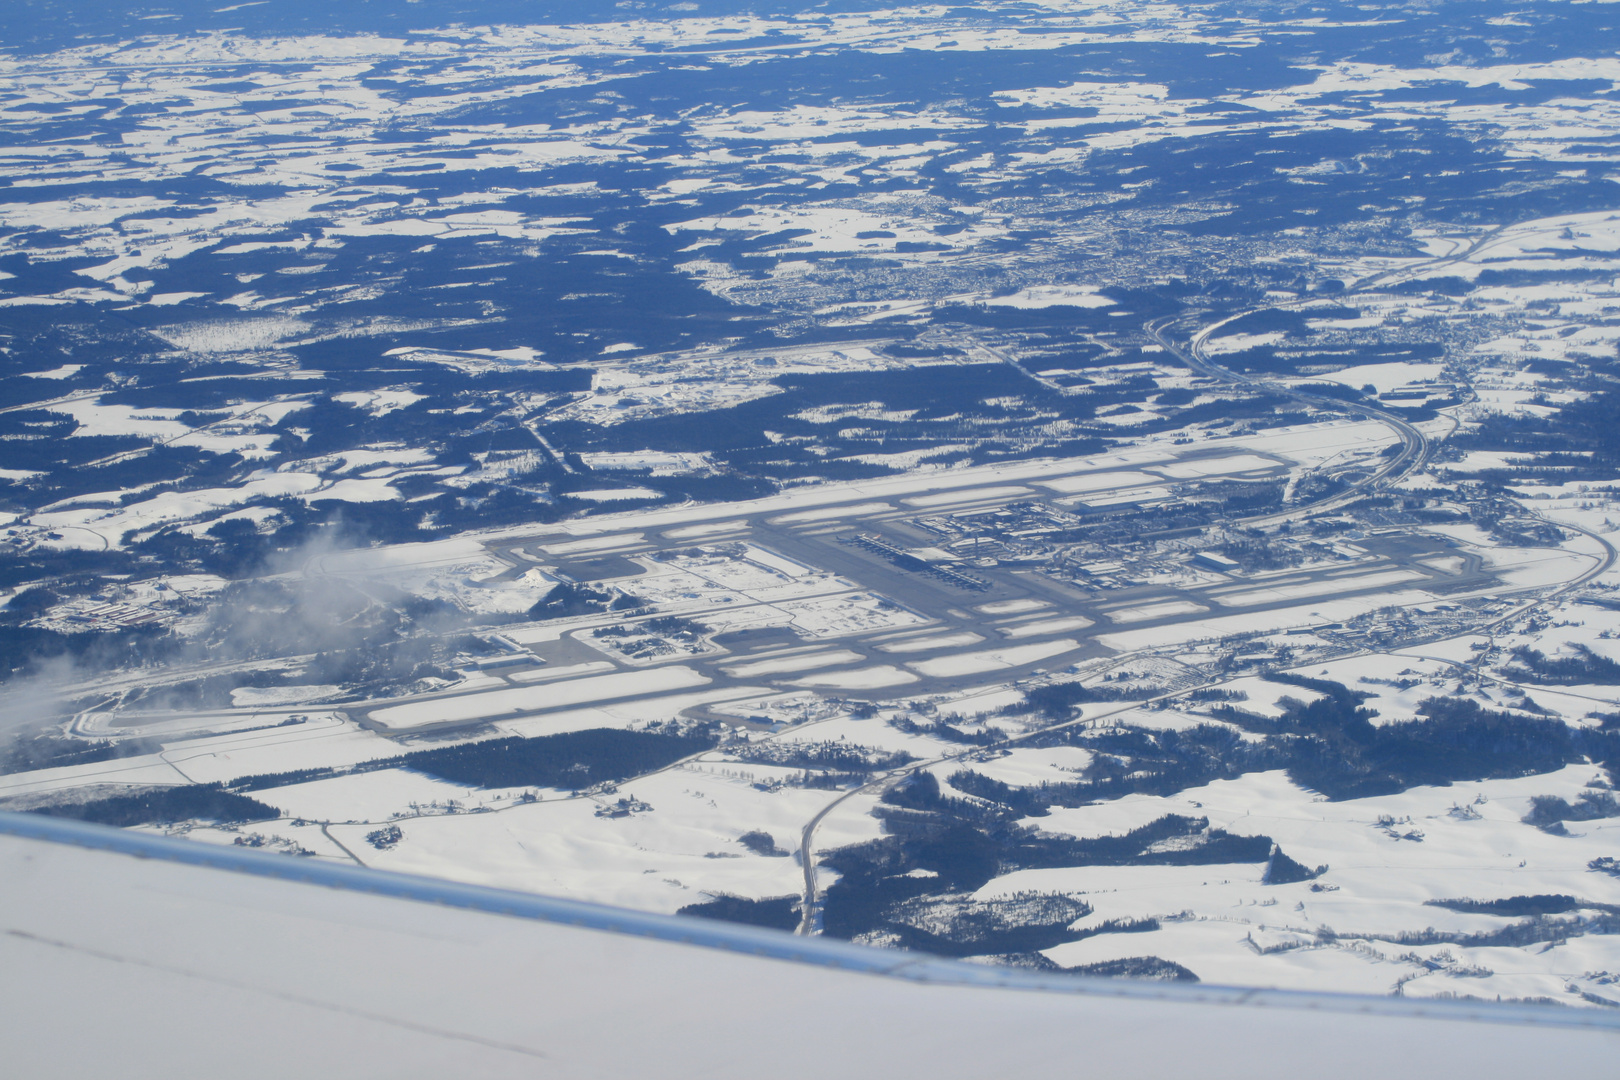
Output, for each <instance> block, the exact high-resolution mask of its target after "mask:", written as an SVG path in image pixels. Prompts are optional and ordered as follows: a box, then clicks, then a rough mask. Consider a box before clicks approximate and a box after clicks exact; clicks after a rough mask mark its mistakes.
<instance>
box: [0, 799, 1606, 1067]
mask: <svg viewBox="0 0 1620 1080" xmlns="http://www.w3.org/2000/svg"><path fill="white" fill-rule="evenodd" d="M0 929H3V931H4V932H3V933H0V969H3V970H4V972H5V978H4V980H3V981H0V1016H3V1018H4V1019H3V1021H0V1062H4V1063H5V1064H6V1066H7V1069H6V1071H7V1072H8V1073H9V1074H10V1075H13V1076H18V1077H22V1076H27V1077H33V1078H48V1077H74V1078H82V1077H92V1076H100V1075H117V1076H120V1077H147V1076H151V1077H163V1078H165V1080H174V1078H184V1077H203V1076H215V1075H217V1076H228V1077H232V1078H233V1080H239V1078H252V1077H275V1078H278V1080H279V1078H286V1077H298V1076H342V1077H345V1078H361V1077H389V1078H394V1077H479V1078H500V1077H566V1078H573V1077H641V1076H647V1077H693V1078H703V1080H729V1078H733V1077H735V1078H743V1077H748V1078H759V1077H768V1078H772V1080H786V1078H795V1077H806V1078H809V1077H815V1078H826V1077H833V1076H838V1077H885V1078H896V1077H928V1078H930V1080H948V1078H955V1077H962V1078H975V1080H980V1078H989V1077H1012V1076H1053V1075H1076V1076H1086V1077H1132V1078H1135V1077H1154V1076H1170V1075H1196V1076H1198V1077H1200V1078H1214V1077H1228V1076H1230V1077H1243V1078H1245V1080H1253V1078H1256V1077H1262V1078H1263V1077H1285V1076H1286V1077H1290V1078H1295V1077H1300V1076H1310V1077H1312V1078H1313V1080H1324V1078H1333V1077H1356V1078H1364V1077H1368V1076H1378V1077H1380V1078H1398V1077H1424V1078H1425V1080H1432V1078H1433V1077H1436V1076H1441V1075H1445V1076H1466V1077H1469V1078H1470V1080H1481V1078H1490V1077H1508V1076H1513V1077H1522V1076H1527V1075H1532V1074H1537V1073H1541V1072H1543V1071H1545V1070H1547V1069H1548V1068H1549V1067H1551V1068H1556V1069H1557V1070H1558V1071H1559V1072H1560V1073H1563V1074H1566V1075H1577V1076H1579V1075H1602V1074H1603V1073H1604V1072H1606V1071H1607V1070H1608V1069H1609V1068H1612V1067H1613V1062H1614V1061H1615V1055H1616V1051H1620V1016H1617V1015H1616V1014H1615V1013H1614V1012H1612V1011H1607V1010H1599V1009H1593V1010H1578V1009H1563V1008H1557V1007H1551V1006H1547V1007H1537V1006H1523V1005H1520V1006H1508V1005H1499V1004H1495V1003H1479V1002H1461V1001H1451V1002H1447V1001H1441V1002H1435V1001H1421V1002H1420V1001H1408V1000H1403V999H1400V998H1372V997H1355V996H1348V995H1344V996H1338V995H1326V994H1301V993H1285V992H1276V991H1263V990H1243V989H1232V988H1220V987H1209V986H1191V985H1177V984H1164V983H1155V982H1132V981H1127V980H1108V979H1087V978H1079V977H1074V976H1065V975H1043V974H1038V973H1034V972H1027V971H1021V970H1016V969H1007V968H993V967H985V966H979V965H974V964H966V963H961V962H955V961H946V960H937V959H931V958H928V957H925V956H920V955H918V954H915V953H906V952H899V951H893V950H884V949H871V948H863V947H860V946H855V945H850V944H847V943H842V942H833V941H827V940H822V939H816V938H803V937H795V936H793V935H790V934H785V933H781V932H777V931H771V930H762V929H753V928H749V927H742V926H735V925H730V924H725V923H712V922H707V921H703V920H698V919H686V918H676V917H670V916H661V915H651V914H645V913H641V912H634V911H626V910H622V909H616V908H610V907H604V906H600V905H594V904H585V903H577V902H573V901H567V900H558V899H552V898H547V897H542V896H534V895H529V894H524V893H515V892H506V891H501V890H495V889H486V888H480V887H477V886H471V885H461V884H456V883H453V882H447V881H440V880H436V879H431V878H422V877H413V876H408V875H402V874H390V873H383V872H380V871H375V870H367V869H362V868H359V867H348V866H340V865H335V864H331V863H324V862H316V861H315V860H312V859H298V858H293V857H289V856H283V855H270V854H263V853H259V852H254V851H246V850H241V849H235V848H219V847H214V846H209V845H204V844H200V843H194V842H188V841H183V840H173V839H168V838H164V837H158V836H152V835H148V834H139V833H130V832H124V831H121V830H116V829H110V828H105V827H102V826H96V825H86V824H82V823H78V822H71V821H64V820H61V819H55V818H46V817H41V816H36V815H27V814H10V813H0Z"/></svg>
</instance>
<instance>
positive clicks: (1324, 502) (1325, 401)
mask: <svg viewBox="0 0 1620 1080" xmlns="http://www.w3.org/2000/svg"><path fill="white" fill-rule="evenodd" d="M1505 229H1506V226H1498V227H1497V228H1494V229H1492V230H1490V231H1489V232H1487V233H1485V234H1484V235H1483V236H1481V237H1480V238H1479V239H1477V240H1475V241H1474V242H1473V243H1472V244H1470V245H1468V246H1467V247H1466V248H1464V249H1463V250H1462V251H1459V252H1456V253H1453V254H1451V255H1446V256H1442V257H1440V258H1437V259H1430V260H1425V261H1424V262H1421V263H1418V264H1416V265H1413V266H1407V267H1402V268H1399V269H1397V270H1389V271H1385V272H1383V273H1380V274H1374V275H1372V276H1370V277H1366V278H1363V279H1361V280H1359V281H1357V282H1355V283H1354V284H1353V285H1352V286H1351V287H1350V288H1349V289H1346V290H1345V292H1344V293H1340V294H1334V295H1337V296H1343V295H1354V294H1356V293H1367V292H1374V291H1376V290H1377V288H1378V287H1379V286H1387V285H1388V284H1390V283H1392V282H1394V281H1399V280H1409V279H1411V278H1415V277H1417V276H1420V275H1422V274H1424V273H1427V272H1429V271H1432V270H1435V269H1439V268H1441V267H1444V266H1448V265H1453V264H1456V263H1459V262H1464V261H1466V260H1467V259H1469V258H1471V257H1472V256H1474V255H1476V254H1478V253H1479V252H1480V251H1482V250H1484V249H1485V248H1487V247H1489V246H1490V245H1491V244H1492V243H1493V242H1494V241H1496V240H1497V239H1499V238H1500V237H1501V234H1502V233H1503V232H1504V231H1505ZM1316 299H1319V298H1318V297H1302V298H1300V299H1298V300H1290V301H1286V302H1283V303H1279V304H1271V305H1265V306H1261V307H1256V308H1250V309H1248V310H1247V311H1242V312H1238V313H1237V314H1235V315H1228V316H1225V317H1223V318H1221V319H1219V320H1218V321H1216V322H1213V323H1210V324H1209V325H1207V326H1204V327H1202V328H1200V329H1198V330H1197V331H1196V332H1194V333H1193V334H1192V335H1191V336H1190V337H1189V338H1188V341H1187V344H1186V345H1185V346H1183V345H1181V344H1180V343H1178V342H1177V341H1176V340H1175V339H1173V338H1172V337H1170V335H1169V333H1168V330H1169V328H1170V327H1171V326H1173V325H1175V324H1176V323H1178V322H1182V321H1184V320H1187V319H1196V318H1198V317H1199V314H1200V313H1198V312H1189V313H1185V314H1181V315H1176V316H1171V317H1168V318H1161V319H1156V320H1151V321H1149V322H1148V323H1146V324H1145V325H1144V329H1145V330H1146V331H1147V333H1148V335H1149V336H1150V337H1152V338H1153V340H1154V341H1156V342H1157V343H1158V344H1159V345H1160V346H1161V347H1163V348H1164V349H1165V350H1166V351H1167V352H1169V353H1170V354H1171V355H1172V356H1175V357H1176V358H1177V359H1179V360H1180V361H1181V362H1182V363H1184V364H1186V365H1187V367H1189V368H1191V369H1192V370H1193V371H1196V372H1198V373H1199V374H1201V375H1204V376H1206V377H1208V378H1212V379H1217V380H1220V381H1223V382H1229V383H1234V384H1238V385H1247V386H1252V387H1256V388H1260V387H1264V388H1265V389H1267V390H1268V391H1271V392H1274V393H1281V394H1283V395H1285V396H1287V397H1292V398H1296V399H1298V400H1302V401H1308V402H1310V403H1311V404H1313V405H1317V406H1324V405H1326V406H1330V407H1333V408H1337V409H1341V410H1344V411H1346V412H1352V413H1357V414H1359V415H1361V416H1365V417H1367V418H1368V419H1371V420H1376V421H1378V422H1379V423H1381V424H1384V425H1385V426H1387V427H1389V428H1390V429H1391V430H1392V431H1394V433H1395V435H1396V437H1397V438H1399V439H1400V441H1401V450H1400V453H1398V454H1396V455H1395V456H1394V457H1393V458H1392V459H1390V460H1389V461H1387V462H1385V463H1384V465H1383V466H1382V467H1380V468H1379V469H1377V470H1376V471H1375V472H1374V473H1373V474H1372V475H1370V476H1367V477H1364V478H1362V479H1361V480H1358V481H1356V482H1355V483H1353V484H1351V485H1350V486H1349V488H1348V489H1347V490H1345V491H1341V492H1338V493H1336V494H1334V495H1330V496H1328V497H1326V498H1324V499H1320V500H1317V501H1315V502H1312V503H1306V504H1302V505H1299V506H1296V507H1293V508H1292V509H1289V510H1287V511H1284V512H1282V513H1278V514H1269V515H1265V516H1262V517H1256V518H1248V519H1244V520H1243V524H1245V525H1264V524H1268V523H1270V522H1274V521H1282V520H1286V519H1289V518H1297V517H1301V516H1305V515H1310V514H1318V513H1322V512H1324V511H1327V510H1333V509H1337V508H1338V507H1340V506H1345V505H1348V504H1350V503H1352V502H1355V501H1357V500H1359V499H1361V498H1363V497H1365V496H1367V495H1370V494H1372V493H1373V492H1375V491H1376V490H1378V489H1379V488H1381V487H1384V486H1385V485H1387V484H1390V483H1395V482H1399V481H1400V480H1402V479H1405V478H1406V477H1407V476H1409V475H1411V474H1412V473H1414V472H1416V471H1418V470H1419V469H1421V468H1422V467H1423V466H1424V465H1426V464H1427V463H1428V459H1429V455H1430V453H1431V452H1432V449H1433V447H1432V444H1431V442H1430V440H1429V438H1428V437H1427V436H1426V435H1424V434H1423V432H1421V431H1419V430H1418V429H1417V428H1416V427H1414V426H1413V425H1412V424H1410V423H1408V422H1407V421H1405V420H1403V419H1401V418H1400V417H1398V416H1395V415H1393V414H1392V413H1389V412H1387V411H1385V410H1383V409H1380V408H1377V407H1376V406H1373V405H1369V404H1366V403H1363V402H1356V401H1346V400H1344V399H1341V398H1337V397H1329V396H1327V395H1319V394H1312V393H1310V392H1309V391H1306V390H1303V389H1301V388H1299V387H1298V386H1288V385H1277V384H1275V383H1274V382H1273V380H1270V379H1266V378H1264V377H1255V376H1250V375H1245V374H1242V373H1240V372H1236V371H1233V370H1231V369H1230V368H1227V367H1223V366H1222V365H1220V364H1217V363H1215V362H1214V361H1212V360H1210V359H1209V357H1208V355H1207V354H1206V352H1205V346H1206V344H1207V343H1208V341H1209V339H1210V338H1211V337H1212V336H1214V334H1215V332H1216V331H1217V330H1219V329H1220V328H1221V327H1222V326H1225V325H1227V324H1229V323H1231V322H1234V321H1236V320H1238V319H1241V318H1243V317H1245V316H1247V315H1252V314H1256V313H1258V312H1262V311H1277V310H1283V309H1286V308H1291V307H1298V306H1302V305H1304V304H1307V303H1311V302H1313V301H1314V300H1316ZM1009 363H1012V361H1010V360H1009ZM1015 366H1019V367H1022V365H1016V364H1015ZM1553 524H1555V525H1556V526H1557V527H1559V528H1563V529H1568V530H1570V531H1572V532H1578V533H1581V534H1582V535H1584V536H1587V537H1589V538H1590V539H1592V540H1593V541H1595V542H1596V543H1597V544H1598V545H1599V546H1600V547H1601V548H1602V550H1603V554H1602V556H1601V557H1599V558H1598V560H1597V562H1596V563H1595V564H1594V565H1593V566H1592V567H1591V568H1590V569H1588V570H1587V571H1585V572H1583V573H1582V574H1580V575H1579V576H1577V577H1575V578H1573V579H1572V580H1570V581H1568V582H1565V583H1564V584H1563V585H1561V586H1559V587H1558V588H1556V589H1554V590H1553V591H1551V592H1548V593H1545V594H1543V595H1541V596H1539V597H1536V598H1534V599H1532V600H1530V601H1529V602H1528V603H1525V604H1522V605H1520V606H1518V607H1516V608H1514V609H1513V610H1511V611H1509V612H1507V613H1506V614H1504V615H1501V616H1499V617H1497V618H1495V619H1492V620H1490V621H1489V622H1487V623H1484V624H1482V625H1481V626H1480V627H1478V628H1477V629H1475V630H1474V631H1470V633H1479V632H1481V631H1490V630H1493V629H1495V628H1496V627H1498V626H1500V625H1502V624H1503V623H1505V622H1507V621H1509V620H1511V619H1514V618H1517V617H1518V616H1520V615H1523V614H1525V613H1526V612H1528V611H1531V610H1533V609H1534V608H1536V607H1539V606H1541V605H1544V604H1547V603H1550V602H1552V601H1554V600H1557V599H1561V598H1562V597H1564V596H1566V595H1568V594H1569V593H1570V592H1572V591H1573V590H1575V589H1577V588H1579V587H1580V586H1582V585H1584V584H1586V583H1587V582H1589V581H1591V580H1593V579H1594V578H1596V577H1598V576H1599V575H1600V574H1603V573H1604V572H1605V571H1607V570H1609V569H1610V568H1611V567H1613V566H1614V565H1615V562H1616V559H1617V552H1616V550H1615V547H1614V545H1612V544H1611V543H1609V541H1608V540H1606V539H1604V538H1603V537H1602V536H1600V535H1598V534H1597V533H1595V532H1592V531H1591V530H1590V529H1586V528H1583V527H1581V526H1578V525H1569V524H1566V523H1564V522H1554V523H1553ZM1543 587H1544V586H1528V587H1526V588H1527V589H1536V588H1543ZM1504 591H1506V590H1504ZM1457 636H1460V635H1457V634H1448V635H1446V636H1445V637H1444V638H1439V637H1436V638H1430V639H1427V640H1424V639H1419V640H1415V641H1412V642H1410V643H1409V644H1407V645H1397V646H1393V648H1411V647H1412V646H1414V645H1422V644H1428V643H1430V642H1432V641H1439V640H1448V639H1450V638H1455V637H1457ZM1152 651H1153V650H1151V649H1145V650H1142V651H1141V652H1138V653H1125V654H1121V655H1120V657H1119V660H1120V661H1121V662H1124V661H1128V660H1129V659H1131V658H1132V657H1135V656H1142V655H1147V654H1149V653H1151V652H1152ZM1368 651H1369V650H1358V651H1356V652H1352V653H1347V654H1346V655H1345V656H1343V657H1337V658H1335V659H1341V660H1342V659H1350V658H1353V657H1355V656H1359V655H1364V654H1366V653H1367V652H1368ZM1379 651H1381V652H1382V651H1388V650H1385V649H1381V650H1379ZM1236 677H1237V676H1234V678H1236ZM1230 681H1232V680H1231V679H1229V678H1223V679H1215V680H1211V681H1209V682H1205V683H1202V684H1199V685H1197V686H1190V687H1184V688H1183V689H1180V690H1176V691H1173V692H1171V693H1167V694H1161V695H1159V696H1157V697H1153V698H1148V699H1147V700H1145V701H1139V702H1131V703H1127V704H1122V705H1121V706H1120V707H1119V708H1116V709H1110V710H1108V711H1106V712H1101V713H1098V714H1096V715H1095V716H1090V717H1081V718H1077V719H1074V720H1068V721H1064V722H1062V723H1058V724H1052V725H1049V726H1046V727H1041V728H1037V729H1035V730H1033V731H1027V732H1024V733H1023V734H1021V735H1013V736H1009V737H1007V738H1005V739H1002V740H1000V741H999V742H995V743H991V744H989V745H986V746H971V747H968V748H966V749H963V750H960V751H956V752H953V753H950V754H946V755H944V756H941V757H938V758H934V759H931V760H928V761H921V762H916V763H914V764H911V765H908V766H906V767H904V768H901V769H895V770H893V771H891V772H889V773H886V774H884V775H883V776H881V777H877V778H876V779H874V780H872V781H870V782H868V783H866V784H863V785H861V786H860V787H857V788H853V789H851V790H849V791H847V792H845V793H844V794H842V795H840V796H839V797H838V798H836V799H834V800H833V801H831V802H829V803H828V804H827V805H826V806H824V807H822V808H821V810H820V811H819V812H818V813H817V814H816V815H815V817H813V818H811V819H810V820H809V822H807V823H806V824H805V827H804V830H803V832H802V833H801V835H800V845H799V859H800V865H801V866H802V867H803V870H804V891H803V895H802V898H801V901H800V920H799V927H798V930H797V933H799V934H801V935H812V934H816V933H819V932H820V926H819V922H820V906H819V899H820V889H819V886H818V884H817V882H816V861H815V833H816V829H817V828H819V827H820V825H821V823H822V822H823V821H825V820H826V818H827V816H828V815H829V814H831V813H832V812H833V811H834V810H836V809H837V808H838V807H840V806H842V805H843V804H844V803H846V802H847V801H848V800H850V799H852V798H854V797H855V796H857V795H861V794H872V793H881V792H883V791H886V790H888V789H889V788H892V787H894V786H895V785H897V784H899V783H901V782H903V781H904V780H906V779H907V778H908V777H910V776H912V775H914V774H916V773H918V772H921V771H922V770H925V769H930V768H934V767H936V766H938V765H942V764H948V763H950V762H953V761H960V760H962V759H964V758H967V757H969V756H971V755H974V754H978V753H980V752H982V751H985V750H995V749H1003V748H1006V747H1009V746H1012V745H1014V744H1017V743H1020V742H1023V741H1025V740H1027V739H1032V738H1034V737H1036V736H1038V735H1044V734H1046V733H1047V732H1051V731H1057V730H1061V729H1063V728H1068V727H1075V726H1079V725H1083V724H1090V723H1093V722H1095V721H1097V720H1102V719H1106V718H1107V717H1110V716H1114V715H1116V714H1118V713H1121V712H1125V711H1128V710H1130V709H1136V708H1142V707H1144V706H1147V705H1151V704H1154V703H1156V702H1161V701H1169V700H1172V699H1174V698H1178V697H1181V696H1184V695H1186V694H1188V693H1192V692H1193V691H1195V690H1202V689H1208V688H1210V687H1217V686H1220V685H1222V684H1223V683H1226V682H1230Z"/></svg>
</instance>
